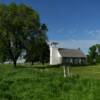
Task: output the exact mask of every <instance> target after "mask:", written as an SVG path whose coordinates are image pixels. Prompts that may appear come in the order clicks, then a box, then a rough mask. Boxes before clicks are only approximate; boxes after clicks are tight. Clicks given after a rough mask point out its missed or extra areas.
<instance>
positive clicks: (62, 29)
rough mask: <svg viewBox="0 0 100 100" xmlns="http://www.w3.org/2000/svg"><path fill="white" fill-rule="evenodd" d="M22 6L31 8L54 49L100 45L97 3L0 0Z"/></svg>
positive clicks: (99, 1)
mask: <svg viewBox="0 0 100 100" xmlns="http://www.w3.org/2000/svg"><path fill="white" fill-rule="evenodd" d="M1 2H2V3H6V4H8V3H10V2H16V3H18V4H20V3H24V4H27V5H29V6H31V7H32V8H33V9H35V10H36V11H37V12H38V13H39V15H40V18H41V23H45V24H46V25H47V27H48V32H47V36H48V39H49V41H50V42H52V41H56V42H58V43H59V45H58V47H64V48H75V49H77V48H81V49H82V50H83V52H85V53H86V54H87V53H88V48H89V47H90V46H92V45H94V44H99V43H100V0H0V3H1Z"/></svg>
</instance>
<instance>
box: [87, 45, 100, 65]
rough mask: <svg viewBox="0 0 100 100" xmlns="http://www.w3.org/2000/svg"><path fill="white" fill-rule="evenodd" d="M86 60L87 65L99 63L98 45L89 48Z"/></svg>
mask: <svg viewBox="0 0 100 100" xmlns="http://www.w3.org/2000/svg"><path fill="white" fill-rule="evenodd" d="M87 60H88V63H89V64H97V63H100V44H96V45H93V46H91V47H90V48H89V51H88V55H87Z"/></svg>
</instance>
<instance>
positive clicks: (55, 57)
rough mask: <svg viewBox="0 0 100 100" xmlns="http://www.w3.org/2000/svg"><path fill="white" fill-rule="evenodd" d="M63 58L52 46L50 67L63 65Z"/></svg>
mask: <svg viewBox="0 0 100 100" xmlns="http://www.w3.org/2000/svg"><path fill="white" fill-rule="evenodd" d="M61 62H62V57H61V55H60V53H59V51H58V48H57V47H55V46H52V45H50V65H57V64H61Z"/></svg>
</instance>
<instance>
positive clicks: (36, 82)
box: [0, 65, 100, 100]
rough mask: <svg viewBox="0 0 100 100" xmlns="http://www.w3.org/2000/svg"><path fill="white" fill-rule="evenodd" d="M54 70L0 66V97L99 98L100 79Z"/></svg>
mask: <svg viewBox="0 0 100 100" xmlns="http://www.w3.org/2000/svg"><path fill="white" fill-rule="evenodd" d="M62 74H63V72H62V71H59V70H57V69H56V68H54V69H49V70H45V69H34V68H16V69H13V67H12V66H10V65H7V66H6V65H1V66H0V100H100V95H99V94H100V93H99V92H100V80H99V79H98V80H97V79H92V78H88V79H85V78H81V77H79V76H77V75H74V76H73V77H71V78H68V77H67V78H63V75H62Z"/></svg>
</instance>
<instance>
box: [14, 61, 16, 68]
mask: <svg viewBox="0 0 100 100" xmlns="http://www.w3.org/2000/svg"><path fill="white" fill-rule="evenodd" d="M13 66H14V68H16V60H13Z"/></svg>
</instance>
